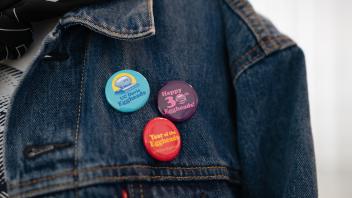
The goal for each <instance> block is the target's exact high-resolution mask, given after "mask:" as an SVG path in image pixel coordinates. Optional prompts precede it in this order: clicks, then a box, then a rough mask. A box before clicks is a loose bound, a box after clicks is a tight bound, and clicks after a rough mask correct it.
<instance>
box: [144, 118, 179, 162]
mask: <svg viewBox="0 0 352 198" xmlns="http://www.w3.org/2000/svg"><path fill="white" fill-rule="evenodd" d="M143 143H144V146H145V148H146V150H147V152H148V153H149V154H150V155H151V156H152V157H153V158H154V159H156V160H159V161H163V162H167V161H171V160H173V159H175V158H176V157H177V155H178V154H179V153H180V150H181V136H180V133H179V131H178V129H177V128H176V126H175V125H174V124H173V123H172V122H171V121H169V120H168V119H166V118H160V117H157V118H154V119H152V120H150V121H149V122H148V123H147V125H146V126H145V128H144V132H143Z"/></svg>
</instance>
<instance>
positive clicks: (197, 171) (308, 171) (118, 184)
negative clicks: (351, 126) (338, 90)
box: [4, 0, 317, 198]
mask: <svg viewBox="0 0 352 198" xmlns="http://www.w3.org/2000/svg"><path fill="white" fill-rule="evenodd" d="M122 69H132V70H136V71H139V72H140V73H142V74H143V75H144V76H145V77H146V79H147V80H148V81H149V84H150V87H151V96H150V99H149V101H148V102H147V104H146V105H145V106H144V107H143V108H142V109H140V110H139V111H137V112H134V113H121V112H118V111H116V110H114V109H113V108H112V107H111V106H110V105H109V104H108V102H107V100H106V98H105V94H104V88H105V84H106V82H107V80H108V78H109V77H110V76H111V75H112V74H113V73H115V72H117V71H119V70H122ZM170 80H184V81H186V82H188V83H190V84H191V85H193V87H194V88H195V90H196V91H197V94H198V97H199V106H198V109H197V112H196V113H195V115H194V116H193V117H192V118H191V119H190V120H188V121H185V122H181V123H177V124H176V126H177V128H178V129H179V131H180V133H181V137H182V148H181V152H180V154H179V156H178V157H177V158H176V159H175V160H173V161H171V162H158V161H156V160H154V159H153V158H151V157H150V156H149V155H148V153H147V152H146V150H145V148H144V146H143V141H142V131H143V128H144V125H145V124H146V123H147V122H148V121H149V120H150V119H152V118H154V117H157V116H160V115H159V113H158V109H157V105H156V97H157V92H158V90H159V89H160V88H161V87H162V85H163V84H164V83H165V82H167V81H170ZM307 96H308V93H307V83H306V68H305V61H304V55H303V53H302V51H301V49H300V48H299V47H297V46H296V44H295V43H294V42H293V41H292V40H290V39H289V38H288V37H287V36H285V35H283V34H281V33H280V32H279V31H278V30H277V29H276V28H275V27H274V26H273V25H272V24H271V23H270V22H269V21H268V20H267V19H265V18H264V17H262V16H260V15H259V14H257V13H256V12H255V11H254V10H253V8H252V7H251V5H250V4H249V3H248V2H247V1H245V0H192V1H186V0H177V1H171V0H157V1H153V0H107V1H104V2H102V3H98V4H94V5H90V6H87V7H82V8H80V9H78V10H74V11H72V12H69V13H66V14H65V15H64V16H62V17H61V18H60V20H59V22H58V24H57V25H56V27H55V28H54V29H53V30H52V31H51V32H50V33H49V34H48V35H47V37H46V38H45V40H44V42H43V43H42V45H41V48H40V50H39V52H38V53H37V55H36V57H35V59H34V61H33V62H32V63H31V66H30V67H29V69H28V71H27V72H26V74H25V76H24V78H23V80H22V81H21V82H20V85H19V86H18V88H17V89H16V92H15V94H14V97H13V100H12V103H11V109H10V112H9V113H8V116H7V125H6V140H5V159H4V160H5V167H6V181H7V190H8V193H9V195H10V196H11V197H34V196H42V197H121V196H122V194H128V197H253V198H256V197H260V198H263V197H264V198H266V197H268V198H276V197H280V198H281V197H304V198H314V197H317V186H316V174H315V160H314V150H313V142H312V134H311V128H310V118H309V106H308V97H307Z"/></svg>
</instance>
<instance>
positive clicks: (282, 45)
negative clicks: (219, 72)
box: [231, 35, 296, 82]
mask: <svg viewBox="0 0 352 198" xmlns="http://www.w3.org/2000/svg"><path fill="white" fill-rule="evenodd" d="M273 41H275V43H277V44H276V46H277V47H276V48H277V50H276V51H278V50H283V49H286V48H288V47H291V46H294V45H296V44H295V43H294V42H291V40H290V39H289V38H288V37H286V36H285V35H277V36H268V37H265V38H263V39H262V40H261V41H259V43H263V44H265V45H266V43H271V44H273ZM259 47H260V46H258V45H256V46H254V47H253V48H251V49H249V50H248V51H247V52H246V53H244V54H243V55H242V56H240V57H239V58H238V59H236V60H235V61H234V62H233V63H232V64H231V70H232V73H233V75H234V82H236V80H237V79H238V78H239V76H240V75H241V74H242V73H243V72H244V71H245V70H247V69H248V68H249V67H250V66H252V65H253V64H254V63H256V62H258V61H260V60H261V59H263V58H264V57H266V56H268V55H265V54H264V53H261V52H260V49H259ZM254 52H258V54H257V55H254ZM274 52H275V51H272V52H271V53H274ZM246 59H247V60H246ZM244 60H245V61H244ZM237 68H238V69H237Z"/></svg>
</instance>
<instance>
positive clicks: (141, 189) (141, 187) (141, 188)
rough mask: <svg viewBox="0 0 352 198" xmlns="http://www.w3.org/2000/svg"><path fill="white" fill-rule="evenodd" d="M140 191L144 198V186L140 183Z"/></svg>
mask: <svg viewBox="0 0 352 198" xmlns="http://www.w3.org/2000/svg"><path fill="white" fill-rule="evenodd" d="M139 193H140V194H141V198H144V192H143V186H142V184H139Z"/></svg>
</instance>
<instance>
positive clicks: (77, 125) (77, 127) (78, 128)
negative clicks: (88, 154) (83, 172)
mask: <svg viewBox="0 0 352 198" xmlns="http://www.w3.org/2000/svg"><path fill="white" fill-rule="evenodd" d="M88 37H89V35H88ZM87 43H88V42H87ZM87 51H88V46H86V48H85V50H84V57H83V64H82V67H81V70H82V72H81V75H82V76H81V81H80V92H79V101H78V110H77V120H76V131H75V134H74V138H75V148H74V150H75V152H74V155H75V156H74V166H73V177H74V181H75V182H78V177H79V173H78V139H79V131H80V123H81V108H82V98H83V84H84V80H85V75H86V71H85V70H86V61H87V60H86V59H87ZM75 186H76V190H75V196H76V197H78V192H77V189H78V184H75Z"/></svg>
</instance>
